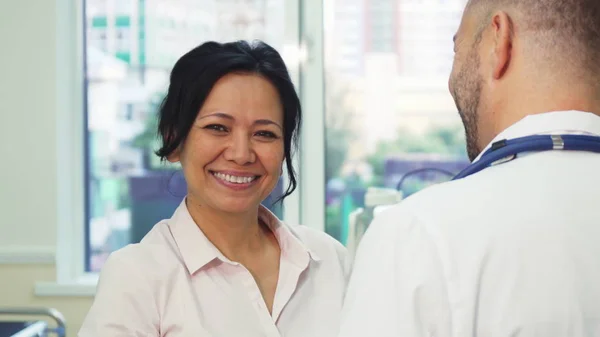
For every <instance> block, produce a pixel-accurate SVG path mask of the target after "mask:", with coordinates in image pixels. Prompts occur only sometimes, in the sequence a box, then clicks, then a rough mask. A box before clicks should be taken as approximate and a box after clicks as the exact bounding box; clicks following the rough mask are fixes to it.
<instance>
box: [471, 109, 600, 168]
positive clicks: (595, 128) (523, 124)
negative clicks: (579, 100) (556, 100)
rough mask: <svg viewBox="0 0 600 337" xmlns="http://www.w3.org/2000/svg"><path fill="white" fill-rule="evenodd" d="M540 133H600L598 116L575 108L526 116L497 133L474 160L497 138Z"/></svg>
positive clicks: (512, 137)
mask: <svg viewBox="0 0 600 337" xmlns="http://www.w3.org/2000/svg"><path fill="white" fill-rule="evenodd" d="M541 134H589V135H600V116H598V115H596V114H593V113H590V112H584V111H576V110H570V111H553V112H545V113H541V114H535V115H529V116H526V117H525V118H523V119H521V120H520V121H518V122H517V123H515V124H513V125H511V126H509V127H508V128H506V129H505V130H504V131H502V132H501V133H500V134H498V135H497V136H496V137H495V138H494V139H493V140H492V141H491V142H490V143H489V144H488V145H487V146H486V147H485V149H483V151H481V153H480V154H479V156H477V158H475V160H474V162H476V161H478V160H479V159H481V156H482V155H483V153H485V151H487V150H488V149H489V148H490V147H491V146H492V144H493V143H495V142H497V141H499V140H502V139H507V140H508V139H514V138H519V137H525V136H531V135H541Z"/></svg>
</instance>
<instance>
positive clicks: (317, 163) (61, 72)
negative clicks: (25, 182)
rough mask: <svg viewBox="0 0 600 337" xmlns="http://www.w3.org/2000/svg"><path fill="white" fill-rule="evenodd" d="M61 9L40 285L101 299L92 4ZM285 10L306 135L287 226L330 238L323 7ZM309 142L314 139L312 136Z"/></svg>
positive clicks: (300, 2) (77, 1)
mask: <svg viewBox="0 0 600 337" xmlns="http://www.w3.org/2000/svg"><path fill="white" fill-rule="evenodd" d="M282 1H283V0H282ZM55 3H56V7H57V10H56V27H55V29H56V39H57V42H56V43H57V48H56V50H57V52H56V53H57V54H56V88H57V89H56V90H57V92H56V104H57V109H56V111H57V116H56V121H57V125H56V127H57V139H56V142H57V154H56V155H57V163H58V164H57V165H58V168H57V172H58V173H57V177H56V178H57V186H58V188H57V207H58V209H57V214H58V216H57V228H56V255H55V266H56V280H55V281H54V282H38V283H36V284H35V294H36V296H93V295H94V294H95V288H96V284H97V281H98V273H94V272H86V271H85V270H86V268H85V267H86V245H87V242H88V237H87V236H88V228H89V226H88V224H87V220H86V216H87V210H86V207H88V206H87V205H88V193H87V189H86V187H85V185H86V184H87V182H88V177H87V176H86V173H87V172H88V171H87V168H86V167H85V165H88V158H86V151H85V148H86V147H87V146H88V141H89V140H88V132H87V127H86V124H87V116H85V114H86V110H87V108H86V106H85V105H86V104H87V87H86V79H85V75H86V69H85V62H84V60H85V57H86V54H85V53H86V41H85V40H86V39H85V35H84V34H85V33H86V25H85V0H55ZM285 4H286V5H285V15H286V18H285V20H284V21H285V25H286V29H285V31H286V35H285V41H286V43H285V44H286V47H288V48H289V49H290V50H291V52H292V53H295V57H293V58H292V59H291V60H289V59H286V63H287V64H288V66H289V68H290V73H291V76H292V79H293V81H294V84H295V85H296V88H297V90H298V91H299V94H300V98H301V101H302V106H303V113H304V115H303V126H304V127H303V129H302V131H301V134H300V137H299V151H297V152H296V154H295V156H294V168H295V170H296V172H297V173H298V177H299V179H298V188H297V190H296V191H295V192H294V193H293V194H292V195H290V196H289V197H288V198H286V199H285V200H284V204H283V207H284V219H283V220H284V221H285V222H287V223H290V224H302V225H305V226H308V227H312V228H315V229H318V230H324V228H325V205H324V202H325V185H324V177H325V170H324V168H325V166H324V165H325V161H324V159H325V158H324V145H325V141H324V139H325V125H324V116H325V115H324V113H325V101H324V98H325V96H324V62H323V30H324V27H323V1H322V0H290V1H288V0H285ZM309 18H310V19H309ZM74 27H75V29H73V28H74ZM287 41H291V42H287ZM294 41H295V42H294ZM284 58H286V55H285V54H284ZM74 93H78V94H74ZM307 125H310V127H307ZM308 134H310V137H306V136H305V135H308ZM309 154H310V156H309ZM284 174H285V173H284ZM284 177H285V175H284Z"/></svg>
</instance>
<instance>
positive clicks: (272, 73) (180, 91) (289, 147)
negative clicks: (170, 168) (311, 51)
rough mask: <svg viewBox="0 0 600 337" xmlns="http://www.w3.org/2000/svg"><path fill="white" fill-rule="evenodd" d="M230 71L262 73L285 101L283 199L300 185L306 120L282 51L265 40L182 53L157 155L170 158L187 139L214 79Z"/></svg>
mask: <svg viewBox="0 0 600 337" xmlns="http://www.w3.org/2000/svg"><path fill="white" fill-rule="evenodd" d="M229 73H251V74H257V75H261V76H262V77H264V78H265V79H267V80H268V81H269V82H271V84H273V86H274V87H275V88H276V89H277V91H278V93H279V98H280V100H281V103H282V105H283V134H284V135H283V144H284V153H285V164H286V168H287V173H288V178H289V184H288V186H287V189H286V191H285V193H284V194H283V195H282V196H281V197H280V198H279V199H278V201H282V200H283V199H284V198H285V197H287V196H288V195H290V194H292V192H294V190H295V189H296V187H297V185H298V183H297V181H296V172H295V171H294V168H293V166H292V155H293V150H295V149H296V148H297V144H298V134H299V132H300V124H301V121H302V109H301V106H300V99H299V98H298V94H297V93H296V90H295V89H294V84H293V83H292V80H291V78H290V75H289V73H288V70H287V67H286V66H285V63H284V62H283V59H282V58H281V56H280V55H279V53H278V52H277V51H276V50H275V49H274V48H273V47H271V46H269V45H268V44H266V43H264V42H261V41H254V42H252V43H249V42H246V41H235V42H229V43H218V42H214V41H211V42H206V43H203V44H201V45H200V46H198V47H196V48H194V49H192V50H191V51H189V52H188V53H186V54H185V55H183V56H182V57H181V58H180V59H179V60H178V61H177V62H176V63H175V66H174V67H173V70H172V71H171V78H170V84H169V90H168V92H167V95H166V96H165V98H164V100H163V101H162V104H161V106H160V111H159V122H158V136H159V137H160V140H161V141H162V146H161V148H160V149H158V151H156V155H157V156H159V157H160V158H161V159H162V160H165V159H166V158H167V157H168V156H169V155H171V154H172V153H173V151H175V150H177V149H178V148H179V147H180V146H181V145H182V144H183V142H184V141H185V139H186V138H187V136H188V134H189V132H190V129H191V127H192V125H193V123H194V121H195V120H196V117H197V115H198V112H199V111H200V109H201V108H202V105H203V104H204V101H205V100H206V98H207V97H208V94H209V93H210V91H211V90H212V88H213V86H214V85H215V83H216V82H217V81H218V80H219V79H220V78H221V77H223V76H225V75H227V74H229Z"/></svg>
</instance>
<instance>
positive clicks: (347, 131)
mask: <svg viewBox="0 0 600 337" xmlns="http://www.w3.org/2000/svg"><path fill="white" fill-rule="evenodd" d="M334 77H335V76H332V75H330V76H327V80H326V86H325V87H326V88H327V91H328V92H327V94H326V95H325V96H326V100H325V130H326V132H325V158H326V160H325V181H326V182H327V181H329V180H330V179H331V178H333V177H335V176H337V175H339V173H340V169H341V168H342V165H343V164H344V161H345V160H346V156H347V155H348V145H349V143H350V141H352V140H353V139H354V138H355V136H356V135H355V133H354V132H353V130H352V116H353V111H352V109H351V108H350V107H349V106H348V103H347V99H348V96H349V95H350V90H348V89H347V88H346V87H345V86H342V85H340V84H339V83H338V81H336V80H335V78H334Z"/></svg>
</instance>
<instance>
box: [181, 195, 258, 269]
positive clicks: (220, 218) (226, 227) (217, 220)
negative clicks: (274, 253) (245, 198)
mask: <svg viewBox="0 0 600 337" xmlns="http://www.w3.org/2000/svg"><path fill="white" fill-rule="evenodd" d="M186 206H187V208H188V211H189V213H190V215H191V217H192V219H193V220H194V222H195V223H196V225H197V226H198V227H199V228H200V230H202V232H203V233H204V235H205V236H206V237H207V238H208V240H209V241H210V242H212V244H214V245H215V247H217V249H219V251H221V253H223V255H225V257H227V258H228V259H230V260H232V261H236V262H241V260H243V259H244V256H247V255H249V254H250V253H256V252H260V251H261V249H262V248H264V246H265V242H266V240H268V237H267V235H266V234H267V233H266V230H265V228H264V227H263V226H261V225H260V223H259V220H258V208H257V209H256V210H254V211H252V212H249V213H242V214H230V213H225V212H219V211H218V210H214V209H212V208H210V207H208V206H204V205H201V204H199V203H197V202H194V201H193V200H191V199H190V198H189V197H188V198H186ZM267 230H268V229H267Z"/></svg>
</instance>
